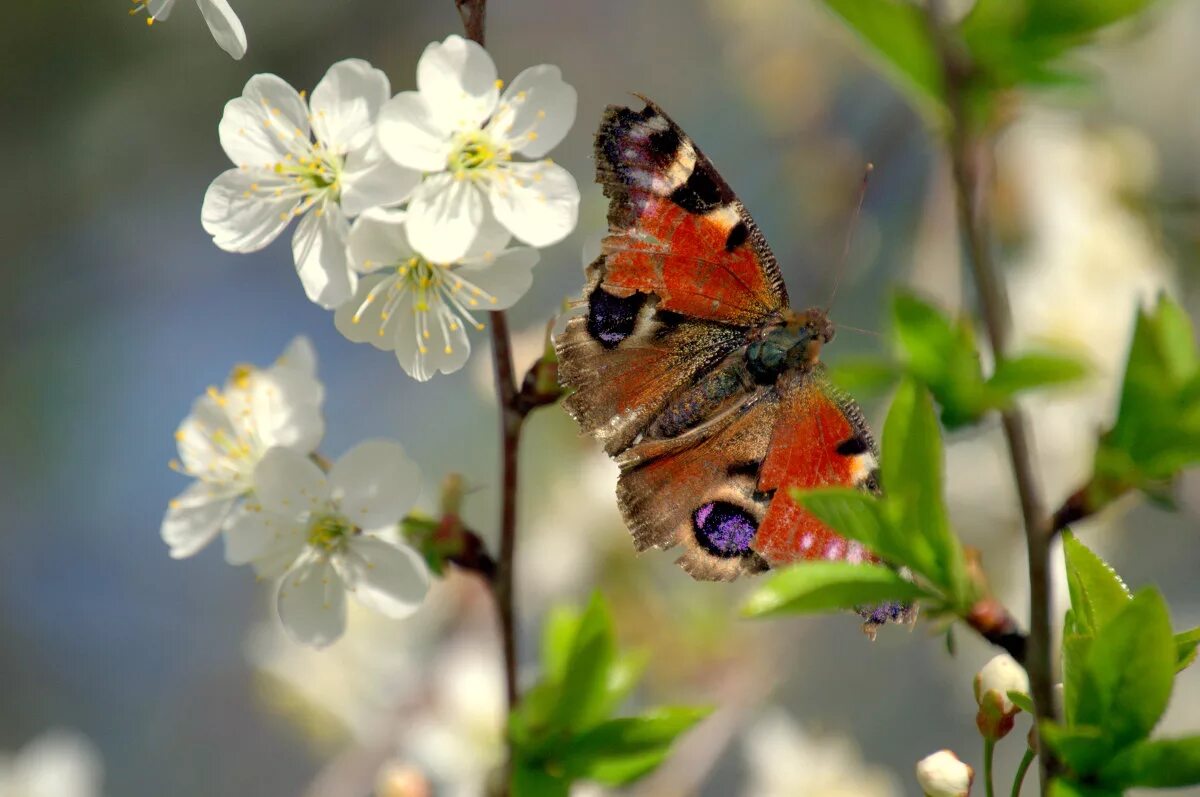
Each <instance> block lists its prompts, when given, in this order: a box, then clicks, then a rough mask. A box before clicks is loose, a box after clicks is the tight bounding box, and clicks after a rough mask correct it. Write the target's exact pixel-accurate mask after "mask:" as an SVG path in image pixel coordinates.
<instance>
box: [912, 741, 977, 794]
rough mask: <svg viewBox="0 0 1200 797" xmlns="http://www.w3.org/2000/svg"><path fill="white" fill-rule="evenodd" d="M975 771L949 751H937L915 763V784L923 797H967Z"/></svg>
mask: <svg viewBox="0 0 1200 797" xmlns="http://www.w3.org/2000/svg"><path fill="white" fill-rule="evenodd" d="M974 780H975V770H973V769H971V767H969V766H967V765H966V764H964V763H963V762H962V761H959V760H958V756H956V755H955V754H954V753H952V752H950V751H949V750H939V751H937V752H936V753H934V754H933V755H930V756H926V757H925V758H922V759H921V760H920V761H918V762H917V783H919V784H921V790H922V791H923V792H924V793H925V797H967V795H968V794H970V793H971V783H972V782H974Z"/></svg>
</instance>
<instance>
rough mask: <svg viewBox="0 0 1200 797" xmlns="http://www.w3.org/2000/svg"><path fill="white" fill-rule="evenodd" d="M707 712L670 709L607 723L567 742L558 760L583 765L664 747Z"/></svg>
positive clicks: (700, 709)
mask: <svg viewBox="0 0 1200 797" xmlns="http://www.w3.org/2000/svg"><path fill="white" fill-rule="evenodd" d="M711 713H712V709H711V708H707V707H698V706H670V707H664V708H658V709H654V710H653V711H649V712H647V713H645V714H642V715H640V716H637V717H622V718H620V719H612V720H607V721H605V722H602V723H600V724H599V725H596V726H595V727H593V728H591V729H589V730H587V731H584V732H583V733H581V734H579V735H578V736H576V737H575V738H573V739H572V740H571V741H570V742H568V743H567V745H566V746H565V747H563V748H562V753H561V756H560V759H561V760H562V761H563V762H564V763H571V764H573V765H580V766H584V765H586V763H587V762H590V761H593V760H595V759H610V758H620V757H624V756H628V755H633V754H637V753H643V752H646V751H647V750H648V749H650V748H654V747H666V746H668V745H670V744H671V743H672V742H674V741H675V739H676V737H678V736H679V735H680V734H682V733H684V732H685V731H688V730H690V729H691V727H692V726H693V725H695V724H696V723H697V722H699V721H700V720H702V719H704V718H705V717H707V716H708V715H709V714H711Z"/></svg>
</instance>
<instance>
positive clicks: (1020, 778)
mask: <svg viewBox="0 0 1200 797" xmlns="http://www.w3.org/2000/svg"><path fill="white" fill-rule="evenodd" d="M1033 756H1034V752H1033V750H1031V749H1029V748H1025V755H1024V756H1022V758H1021V763H1020V764H1018V765H1017V776H1016V777H1015V778H1013V787H1012V795H1011V797H1021V787H1022V786H1023V785H1025V773H1026V772H1028V771H1029V765H1030V764H1032V763H1033Z"/></svg>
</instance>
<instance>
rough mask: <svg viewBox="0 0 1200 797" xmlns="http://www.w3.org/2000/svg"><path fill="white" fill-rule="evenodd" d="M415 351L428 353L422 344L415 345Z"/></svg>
mask: <svg viewBox="0 0 1200 797" xmlns="http://www.w3.org/2000/svg"><path fill="white" fill-rule="evenodd" d="M417 351H419V352H420V353H421V354H428V353H429V349H427V348H425V347H424V346H418V347H417Z"/></svg>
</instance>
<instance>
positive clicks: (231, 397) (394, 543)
mask: <svg viewBox="0 0 1200 797" xmlns="http://www.w3.org/2000/svg"><path fill="white" fill-rule="evenodd" d="M323 396H324V387H323V386H322V385H321V383H320V381H319V380H318V379H317V376H316V358H315V355H314V354H313V351H312V347H311V345H310V344H309V343H308V341H307V340H305V339H304V338H297V339H296V340H295V341H293V343H292V344H291V346H289V347H288V350H287V351H286V352H285V353H284V355H283V356H282V357H280V358H279V360H278V361H277V362H276V363H275V364H274V365H273V366H271V367H270V368H267V369H258V368H255V367H254V366H249V365H239V366H237V367H236V368H234V370H233V372H232V374H231V375H230V377H229V379H228V381H227V382H226V385H225V388H224V390H221V389H218V388H216V387H211V388H209V389H208V391H207V392H206V393H205V394H204V395H202V396H201V397H200V398H198V399H197V400H196V402H195V404H194V405H193V408H192V414H191V415H189V416H188V417H187V418H186V419H185V420H184V422H183V423H182V424H181V425H180V427H179V430H178V431H177V432H176V435H175V436H176V439H177V441H178V445H179V460H177V461H176V462H174V463H173V467H175V469H176V470H179V471H180V472H182V473H185V474H186V475H188V476H191V477H193V478H194V480H195V481H193V482H192V484H191V485H190V486H189V487H188V488H187V489H186V490H184V491H183V493H181V494H180V495H179V496H178V497H177V498H175V499H174V500H173V501H171V504H170V507H169V508H168V510H167V514H166V517H165V518H164V519H163V524H162V537H163V540H164V541H165V542H166V543H167V545H168V546H169V547H170V550H171V555H172V556H173V557H175V558H183V557H187V556H191V555H193V554H195V553H197V552H198V551H200V549H202V548H203V547H204V546H205V545H207V544H208V543H209V542H211V541H212V540H213V539H214V538H215V537H216V536H217V535H218V534H222V533H223V535H224V538H225V559H226V561H228V562H229V563H230V564H233V565H241V564H249V565H251V566H253V568H254V570H255V571H256V572H257V573H258V575H259V576H260V577H261V578H270V579H276V580H277V590H276V606H277V610H278V613H279V618H280V620H281V621H282V622H283V627H284V629H285V630H286V631H287V632H288V634H289V635H290V636H291V637H292V638H293V639H295V640H297V641H298V642H302V643H304V644H308V645H312V646H315V647H322V646H325V645H328V644H330V643H331V642H333V641H335V640H336V639H338V637H340V636H341V635H342V632H343V631H344V629H345V625H346V595H347V593H348V592H349V593H352V594H353V595H354V597H355V598H356V599H357V600H358V602H359V603H361V604H362V605H363V606H365V607H367V608H369V609H373V610H375V611H377V612H379V613H381V614H384V615H386V616H388V617H405V616H407V615H408V614H409V613H411V612H412V611H413V610H414V609H415V608H416V607H417V606H418V605H420V603H421V601H422V600H423V599H424V597H425V593H426V591H427V590H428V589H429V574H428V572H427V570H426V568H425V563H424V560H422V559H421V557H420V556H419V555H418V554H417V553H416V552H415V551H413V550H412V549H411V548H409V547H408V546H407V545H406V544H404V543H403V541H402V540H401V539H400V538H399V536H398V532H397V525H398V523H399V521H400V520H401V519H402V518H403V517H404V515H405V514H406V513H407V512H408V510H409V509H411V508H412V506H413V504H414V503H415V502H416V498H417V493H418V491H419V489H420V474H419V473H418V470H417V466H416V465H415V464H413V463H412V461H410V460H409V459H408V457H407V456H405V454H404V451H403V449H402V448H401V447H400V446H399V445H397V444H395V443H391V442H387V441H383V440H369V441H366V442H363V443H360V444H359V445H358V446H356V447H355V448H353V449H352V450H351V451H349V452H348V453H347V454H345V455H344V456H343V457H342V458H341V459H339V460H338V461H337V462H335V463H333V465H332V466H330V467H329V468H328V472H326V471H325V469H323V468H322V467H321V466H319V465H318V464H317V461H315V460H319V459H320V458H319V457H318V456H317V455H316V454H315V450H316V447H317V445H318V443H319V442H320V440H321V436H322V433H323V431H324V421H323V419H322V416H321V402H322V399H323Z"/></svg>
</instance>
